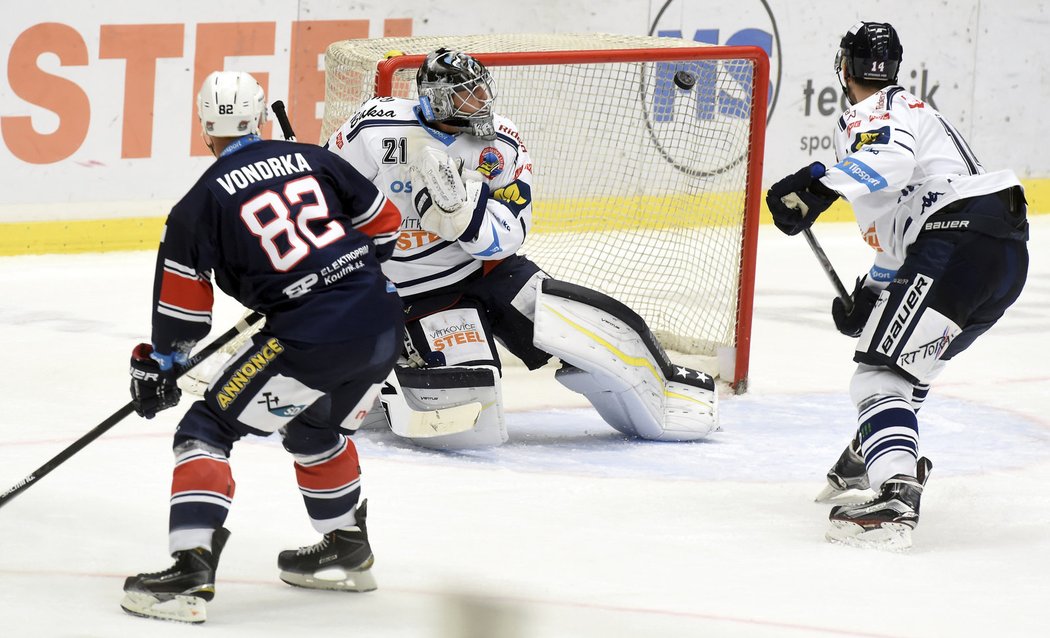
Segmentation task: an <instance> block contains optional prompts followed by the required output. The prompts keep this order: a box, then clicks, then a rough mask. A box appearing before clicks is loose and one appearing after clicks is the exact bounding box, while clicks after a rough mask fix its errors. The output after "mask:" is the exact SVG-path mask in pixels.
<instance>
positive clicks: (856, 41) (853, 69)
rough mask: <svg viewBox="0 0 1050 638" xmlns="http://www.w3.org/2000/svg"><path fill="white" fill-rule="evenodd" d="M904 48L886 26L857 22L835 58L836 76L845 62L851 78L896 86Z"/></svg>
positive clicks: (891, 30) (879, 23)
mask: <svg viewBox="0 0 1050 638" xmlns="http://www.w3.org/2000/svg"><path fill="white" fill-rule="evenodd" d="M903 57H904V47H902V46H901V40H900V38H899V37H897V31H896V29H894V28H893V27H892V26H890V24H888V23H886V22H858V23H857V24H855V25H853V26H852V27H850V30H849V31H847V32H846V35H844V36H842V41H841V42H840V43H839V51H838V53H837V54H836V55H835V72H836V73H841V70H842V61H843V60H845V61H846V72H847V73H848V74H849V76H850V77H853V78H856V79H858V80H864V81H867V82H896V81H897V70H898V69H899V68H900V65H901V59H902V58H903Z"/></svg>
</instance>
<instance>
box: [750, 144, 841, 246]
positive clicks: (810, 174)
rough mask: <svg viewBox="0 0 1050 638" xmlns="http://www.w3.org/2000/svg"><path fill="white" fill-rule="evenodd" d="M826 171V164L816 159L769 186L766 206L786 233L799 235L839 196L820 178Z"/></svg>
mask: <svg viewBox="0 0 1050 638" xmlns="http://www.w3.org/2000/svg"><path fill="white" fill-rule="evenodd" d="M824 172H825V168H824V165H823V164H821V163H820V162H813V163H812V164H810V165H809V166H806V167H804V168H802V169H799V170H798V171H797V172H796V173H794V174H792V175H788V176H787V177H785V178H784V179H782V180H780V181H779V182H777V183H776V184H773V185H772V186H770V187H769V191H768V192H767V193H766V206H768V207H769V212H770V214H772V215H773V223H774V224H776V226H777V228H779V229H780V230H781V231H783V232H784V233H785V234H788V235H797V234H799V233H801V232H802V231H804V230H806V229H807V228H809V227H810V226H812V225H813V222H815V221H817V216H819V215H820V214H821V213H823V212H824V211H826V210H827V209H828V207H829V206H831V205H832V204H833V203H835V200H836V199H838V198H839V194H838V193H836V192H835V191H833V190H831V189H830V188H828V187H827V186H825V185H824V184H823V183H822V182H821V181H820V178H821V177H824Z"/></svg>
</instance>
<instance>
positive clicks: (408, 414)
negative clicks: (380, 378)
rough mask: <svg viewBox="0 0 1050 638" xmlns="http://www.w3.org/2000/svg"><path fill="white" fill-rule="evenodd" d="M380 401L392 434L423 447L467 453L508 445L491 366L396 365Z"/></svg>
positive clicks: (496, 378) (495, 374) (497, 380)
mask: <svg viewBox="0 0 1050 638" xmlns="http://www.w3.org/2000/svg"><path fill="white" fill-rule="evenodd" d="M379 398H380V401H382V403H383V407H384V408H385V409H386V415H387V418H388V422H389V425H390V429H391V430H392V431H393V432H394V434H396V435H397V436H400V437H402V438H406V439H409V440H410V441H412V442H413V443H415V444H417V445H420V446H422V447H428V448H438V449H468V448H482V447H492V446H496V445H501V444H503V443H505V442H506V441H507V426H506V422H505V421H504V418H503V396H502V391H501V388H500V377H499V372H498V371H497V370H496V369H495V368H493V367H491V366H446V367H436V368H404V367H401V366H398V367H396V368H395V369H394V373H393V374H391V375H390V377H389V378H388V379H387V383H386V385H385V386H384V388H383V390H382V392H381V393H380V395H379Z"/></svg>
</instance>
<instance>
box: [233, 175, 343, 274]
mask: <svg viewBox="0 0 1050 638" xmlns="http://www.w3.org/2000/svg"><path fill="white" fill-rule="evenodd" d="M307 194H312V195H313V201H314V203H305V204H304V203H303V195H307ZM297 206H298V207H299V212H298V214H293V212H292V209H293V208H294V207H297ZM263 211H268V214H267V215H265V218H268V221H267V222H266V223H265V224H264V223H263V222H262V221H260V219H259V214H260V213H262V212H263ZM321 219H328V204H327V202H326V201H325V198H324V193H322V192H321V185H320V184H318V183H317V179H316V178H314V176H313V175H308V176H306V177H303V178H300V179H297V180H295V181H292V182H288V183H287V184H285V185H284V189H283V191H282V192H281V193H278V192H276V191H272V190H268V191H263V192H262V193H259V194H258V195H256V196H255V197H253V198H252V199H250V200H248V201H247V202H245V203H244V205H243V206H241V221H243V222H244V225H245V226H247V227H248V230H249V231H250V232H251V234H252V235H255V236H256V237H258V238H259V245H260V246H261V247H262V249H263V252H265V253H266V256H267V257H268V258H269V260H270V264H271V265H272V266H273V269H274V270H276V271H278V272H287V271H289V270H291V269H292V268H294V267H295V265H296V264H298V263H299V262H301V261H302V260H303V259H305V258H306V256H307V255H309V254H310V250H311V248H310V246H311V245H313V246H314V247H315V248H324V247H325V246H327V245H328V244H331V243H332V242H334V241H336V240H337V239H339V238H341V237H343V236H345V235H346V230H345V229H344V228H343V226H342V224H339V223H338V222H336V221H334V220H333V221H329V222H328V223H327V224H325V225H324V227H323V228H324V232H323V233H321V234H320V235H318V234H317V233H315V232H314V231H313V229H311V228H310V226H309V224H310V222H314V221H317V220H321ZM282 235H283V236H284V238H285V239H284V241H283V242H282V245H285V246H287V247H286V248H284V249H283V250H282V247H281V246H278V244H277V238H278V237H281V236H282Z"/></svg>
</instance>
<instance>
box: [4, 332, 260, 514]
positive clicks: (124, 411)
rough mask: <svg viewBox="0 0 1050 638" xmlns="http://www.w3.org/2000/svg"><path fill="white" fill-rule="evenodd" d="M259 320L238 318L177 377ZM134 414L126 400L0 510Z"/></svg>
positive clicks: (10, 494) (11, 493)
mask: <svg viewBox="0 0 1050 638" xmlns="http://www.w3.org/2000/svg"><path fill="white" fill-rule="evenodd" d="M261 318H262V315H260V314H259V313H257V312H253V313H250V314H248V315H246V316H244V317H243V318H241V320H240V321H238V322H237V323H236V324H235V325H234V326H233V327H232V328H230V329H229V330H227V331H226V332H224V333H222V334H221V335H220V336H219V337H217V338H216V339H215V340H214V341H212V342H211V343H209V344H208V345H206V346H204V347H203V348H201V350H200V352H198V353H197V354H195V355H193V356H192V357H190V359H189V361H188V362H187V365H186V367H184V368H183V369H182V371H181V372H179V376H180V377H181V376H182V375H184V374H186V373H187V372H189V371H190V370H192V369H193V367H194V366H196V365H197V364H198V363H200V362H201V361H203V360H204V359H207V358H208V357H209V356H211V355H212V354H214V353H215V352H217V351H218V350H220V349H221V348H222V347H223V346H224V345H226V343H227V342H228V341H230V340H232V339H234V338H236V337H237V336H238V335H239V334H240V333H241V332H242V331H244V330H246V329H247V328H248V327H249V326H250V325H251V324H252V323H254V322H256V321H258V320H259V319H261ZM134 411H135V408H134V404H133V403H132V402H131V401H128V403H127V404H126V405H124V406H123V407H122V408H120V409H119V410H117V411H116V412H114V413H113V414H111V415H110V416H109V418H107V419H105V420H104V421H102V423H99V424H98V425H96V426H95V427H94V428H92V429H91V431H89V432H88V433H87V434H85V435H84V436H82V437H80V438H79V439H77V440H76V441H74V442H73V443H72V444H71V445H69V447H67V448H66V449H64V450H62V451H61V452H59V453H58V454H57V455H55V457H54V458H52V459H51V460H50V461H48V462H47V463H44V464H43V465H41V466H40V467H38V468H37V469H36V470H35V471H33V472H30V473H29V475H28V476H26V477H25V478H24V479H22V480H21V481H19V482H17V483H15V484H14V485H13V486H11V487H10V488H9V489H8V490H7V491H5V492H4V493H3V494H0V507H3V506H4V505H6V504H7V502H8V501H10V500H11V499H13V498H14V497H16V496H18V495H19V494H21V493H22V492H24V491H26V490H27V489H29V488H30V487H32V486H33V485H35V484H36V483H38V482H39V481H40V479H42V478H44V477H45V476H47V475H48V474H50V473H51V471H52V470H54V469H55V468H57V467H58V466H59V465H62V464H63V463H65V462H66V461H68V460H69V459H70V457H72V456H73V455H74V454H76V453H77V452H79V451H80V450H82V449H84V448H85V447H87V445H88V444H89V443H91V442H92V441H94V440H95V439H97V438H98V437H100V436H102V435H103V434H105V433H106V431H108V430H109V429H110V428H112V427H113V426H115V425H116V424H118V423H120V422H121V421H123V420H124V417H126V416H128V415H129V414H131V413H132V412H134Z"/></svg>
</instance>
